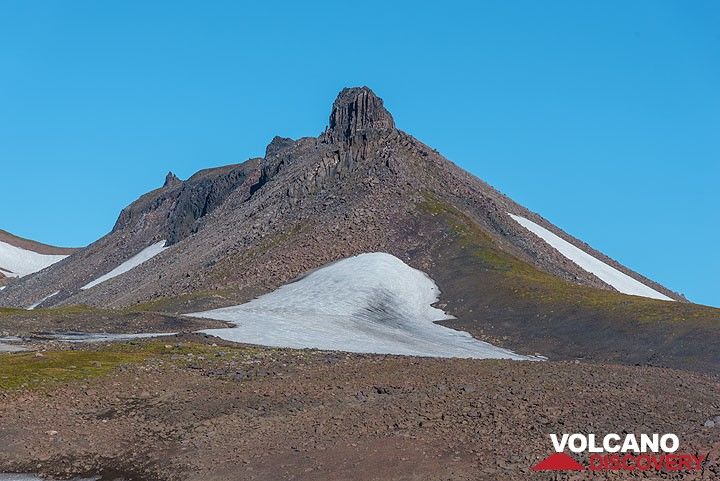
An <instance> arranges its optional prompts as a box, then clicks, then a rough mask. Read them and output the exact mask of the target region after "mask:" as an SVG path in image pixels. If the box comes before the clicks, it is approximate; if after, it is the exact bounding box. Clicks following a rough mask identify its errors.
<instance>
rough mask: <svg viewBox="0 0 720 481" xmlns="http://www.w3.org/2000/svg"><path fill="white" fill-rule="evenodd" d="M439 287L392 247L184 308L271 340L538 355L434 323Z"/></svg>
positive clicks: (234, 335) (223, 333) (243, 335)
mask: <svg viewBox="0 0 720 481" xmlns="http://www.w3.org/2000/svg"><path fill="white" fill-rule="evenodd" d="M439 294H440V291H439V289H438V287H437V285H435V282H434V281H433V280H432V279H431V278H430V277H428V276H427V275H426V274H425V273H424V272H422V271H419V270H416V269H413V268H412V267H410V266H408V265H407V264H405V263H404V262H403V261H401V260H400V259H398V258H397V257H394V256H392V255H390V254H386V253H382V252H378V253H369V254H361V255H358V256H355V257H350V258H348V259H344V260H341V261H338V262H335V263H333V264H329V265H327V266H325V267H322V268H320V269H318V270H316V271H314V272H312V273H310V274H308V275H307V276H305V277H303V278H302V279H300V280H298V281H296V282H293V283H290V284H286V285H284V286H282V287H280V288H279V289H277V290H276V291H273V292H271V293H269V294H265V295H263V296H261V297H259V298H257V299H255V300H253V301H250V302H248V303H246V304H242V305H239V306H233V307H226V308H222V309H214V310H211V311H205V312H197V313H194V314H188V315H189V316H193V317H201V318H207V319H218V320H222V321H228V322H231V323H233V324H234V325H235V327H232V328H227V329H208V330H205V331H202V332H204V333H206V334H211V335H214V336H218V337H220V338H222V339H225V340H229V341H235V342H243V343H250V344H259V345H264V346H274V347H289V348H300V349H302V348H315V349H325V350H339V351H350V352H366V353H381V354H402V355H412V356H431V357H466V358H478V359H516V360H530V359H533V360H537V359H539V358H535V357H531V356H522V355H519V354H516V353H514V352H512V351H509V350H507V349H502V348H499V347H496V346H493V345H492V344H488V343H486V342H482V341H479V340H477V339H474V338H473V337H472V336H471V335H470V334H468V333H467V332H462V331H456V330H453V329H449V328H447V327H443V326H441V325H439V324H435V322H434V321H439V320H444V319H452V316H449V315H447V314H446V313H445V312H443V311H442V310H440V309H437V308H435V307H432V305H431V304H433V303H435V302H437V300H438V297H439Z"/></svg>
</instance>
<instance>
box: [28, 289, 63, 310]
mask: <svg viewBox="0 0 720 481" xmlns="http://www.w3.org/2000/svg"><path fill="white" fill-rule="evenodd" d="M58 294H60V291H56V292H53V293H52V294H50V295H47V296H45V297H43V298H42V299H40V300H39V301H37V302H36V303H35V304H33V305H31V306H28V308H27V310H28V311H32V310H33V309H35V308H36V307H37V306H39V305H40V304H42V303H43V302H45V301H47V300H48V299H50V298H51V297H53V296H57V295H58Z"/></svg>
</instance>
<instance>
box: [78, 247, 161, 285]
mask: <svg viewBox="0 0 720 481" xmlns="http://www.w3.org/2000/svg"><path fill="white" fill-rule="evenodd" d="M166 242H167V241H164V240H161V241H160V242H156V243H155V244H153V245H151V246H149V247H146V248H145V249H143V250H141V251H140V252H138V253H137V254H135V255H134V256H132V257H131V258H130V259H128V260H126V261H125V262H123V263H122V264H120V265H119V266H117V267H116V268H115V269H113V270H111V271H110V272H108V273H107V274H105V275H103V276H100V277H98V278H97V279H95V280H94V281H90V282H88V283H87V284H85V285H84V286H82V287H81V288H80V289H90V288H91V287H95V286H97V285H98V284H101V283H103V282H105V281H108V280H110V279H112V278H113V277H117V276H119V275H121V274H125V273H126V272H127V271H129V270H130V269H133V268H135V267H137V266H139V265H140V264H142V263H143V262H146V261H149V260H150V259H152V258H153V257H155V256H156V255H158V254H160V253H161V252H162V251H164V250H165V249H167V247H165V243H166Z"/></svg>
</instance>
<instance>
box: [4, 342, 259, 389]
mask: <svg viewBox="0 0 720 481" xmlns="http://www.w3.org/2000/svg"><path fill="white" fill-rule="evenodd" d="M84 347H87V348H83V349H78V350H62V351H46V352H41V353H35V352H22V353H8V354H0V390H14V389H43V388H52V387H54V386H57V385H58V384H62V383H68V382H72V381H80V380H85V379H90V378H94V377H98V376H102V375H105V374H107V373H109V372H111V371H112V370H114V369H116V368H118V367H119V366H122V365H132V364H141V363H143V362H146V361H148V360H151V359H162V360H164V361H168V362H174V363H178V364H183V363H187V362H189V361H190V360H192V359H198V358H203V357H205V358H213V357H215V356H216V355H217V354H218V353H219V352H222V353H223V359H227V358H231V359H237V360H247V359H250V358H253V357H257V356H259V355H262V354H263V352H270V351H272V350H269V349H262V348H256V347H249V346H248V347H245V346H238V347H228V346H210V345H207V344H202V343H195V342H182V343H175V342H172V341H170V340H168V341H167V342H162V341H145V342H139V341H132V342H122V343H112V344H108V345H105V346H102V347H99V348H97V349H93V348H92V347H90V346H84Z"/></svg>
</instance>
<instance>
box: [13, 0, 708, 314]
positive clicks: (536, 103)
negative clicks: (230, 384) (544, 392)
mask: <svg viewBox="0 0 720 481" xmlns="http://www.w3.org/2000/svg"><path fill="white" fill-rule="evenodd" d="M718 25H720V2H715V1H692V2H686V1H680V0H678V1H674V2H668V1H632V2H628V1H624V0H623V1H608V0H603V1H595V2H578V1H567V2H561V1H555V2H537V1H516V2H513V1H509V0H499V1H494V2H465V3H456V2H452V1H444V2H432V3H430V2H428V3H427V4H426V5H423V4H422V3H419V2H388V1H382V2H373V1H363V2H312V1H293V2H270V1H264V2H259V1H258V2H236V1H227V2H221V1H214V2H207V1H196V2H184V1H167V2H159V1H154V2H149V1H128V0H124V1H103V2H97V1H65V0H60V1H32V2H28V1H25V0H20V1H7V0H0V162H1V166H2V169H1V171H0V195H2V196H3V197H4V200H3V201H2V204H1V205H0V228H4V229H6V230H9V231H11V232H13V233H16V234H19V235H22V236H27V237H31V238H34V239H38V240H41V241H44V242H48V243H53V244H61V245H83V244H87V243H89V242H92V241H93V240H95V239H96V238H98V237H99V236H101V235H103V234H104V233H106V232H107V231H108V230H109V229H110V228H111V227H112V225H113V223H114V221H115V219H116V217H117V214H118V213H119V211H120V209H121V208H122V207H123V206H125V205H127V204H128V203H130V202H131V201H132V200H134V199H135V198H137V197H138V196H139V195H140V194H142V193H144V192H146V191H148V190H150V189H152V188H155V187H158V186H159V185H160V184H161V183H162V181H163V177H164V175H165V173H166V172H167V171H168V170H173V171H174V172H176V173H177V174H178V175H179V176H180V177H183V178H185V177H188V176H190V175H191V174H192V173H193V172H195V171H196V170H198V169H201V168H205V167H209V166H215V165H222V164H228V163H234V162H240V161H243V160H245V159H247V158H249V157H253V156H260V155H262V153H263V152H264V148H265V145H266V144H267V143H268V142H269V140H270V139H271V138H272V137H273V136H274V135H276V134H279V135H283V136H291V137H299V136H306V135H316V134H317V133H319V132H320V131H322V129H323V128H324V127H325V124H326V122H327V116H328V113H329V108H330V105H331V103H332V101H333V99H334V97H335V95H336V93H337V91H339V90H340V89H341V88H342V87H344V86H353V85H368V86H370V87H372V88H373V89H374V90H375V91H376V92H377V93H378V95H380V96H381V97H383V98H384V99H385V103H386V105H387V106H388V108H389V109H390V110H391V112H392V113H393V115H394V116H395V119H396V121H397V124H398V125H399V126H400V127H401V128H402V129H404V130H406V131H408V132H410V133H412V134H413V135H415V136H416V137H418V138H419V139H421V140H422V141H424V142H426V143H428V144H430V145H432V146H433V147H436V148H437V149H438V150H440V152H442V153H443V154H444V155H445V156H446V157H448V158H450V159H451V160H453V161H455V162H456V163H458V164H459V165H461V166H462V167H464V168H466V169H468V170H470V171H471V172H473V173H474V174H476V175H477V176H479V177H481V178H482V179H484V180H486V181H488V182H490V183H491V184H492V185H494V186H496V187H497V188H498V189H500V190H501V191H503V192H504V193H506V194H508V195H510V196H511V197H513V198H514V199H515V200H517V201H519V202H520V203H522V204H524V205H526V206H527V207H529V208H530V209H532V210H534V211H536V212H539V213H540V214H542V215H543V216H545V217H546V218H548V219H549V220H551V221H552V222H554V223H555V224H557V225H558V226H560V227H562V228H564V229H566V230H567V231H568V232H570V233H572V234H574V235H576V236H577V237H580V238H582V239H584V240H585V241H587V242H588V243H590V244H591V245H593V246H595V247H597V248H598V249H600V250H602V251H604V252H606V253H607V254H608V255H610V256H612V257H614V258H616V259H618V260H620V261H621V262H623V263H625V264H626V265H628V266H630V267H632V268H634V269H636V270H638V271H640V272H642V273H644V274H646V275H648V276H650V277H652V278H654V279H657V280H658V281H660V282H662V283H664V284H666V285H667V286H669V287H670V288H672V289H675V290H678V291H680V292H683V293H685V294H686V295H687V296H688V297H689V298H690V299H692V300H694V301H697V302H701V303H706V304H712V305H718V306H720V254H719V253H718V246H719V245H720V214H719V213H718V209H719V208H720V193H719V190H720V158H719V157H720V88H719V86H720V29H719V28H718Z"/></svg>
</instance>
